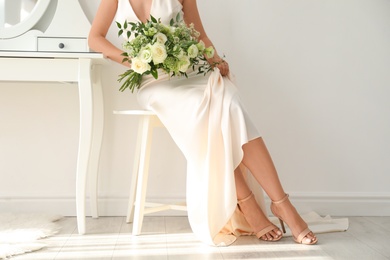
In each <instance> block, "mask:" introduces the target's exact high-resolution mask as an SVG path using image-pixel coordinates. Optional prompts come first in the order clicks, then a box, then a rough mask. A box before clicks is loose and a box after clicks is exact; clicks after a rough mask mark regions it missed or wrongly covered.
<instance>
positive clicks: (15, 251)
mask: <svg viewBox="0 0 390 260" xmlns="http://www.w3.org/2000/svg"><path fill="white" fill-rule="evenodd" d="M61 218H62V216H52V215H45V214H19V213H18V214H11V213H1V214H0V259H5V258H7V257H11V256H13V255H19V254H24V253H27V252H32V251H36V250H39V249H41V248H43V247H45V246H46V244H45V243H44V241H39V239H41V238H45V237H48V236H51V235H54V234H55V233H57V232H58V231H59V230H60V226H59V225H58V224H57V223H55V221H57V220H59V219H61Z"/></svg>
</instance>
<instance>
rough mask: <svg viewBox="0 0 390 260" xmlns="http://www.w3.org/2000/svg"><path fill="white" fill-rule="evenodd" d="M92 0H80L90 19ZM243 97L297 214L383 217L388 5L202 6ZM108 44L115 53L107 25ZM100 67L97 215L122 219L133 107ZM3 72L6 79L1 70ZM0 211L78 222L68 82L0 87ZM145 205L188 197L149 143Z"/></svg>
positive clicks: (179, 176) (172, 156) (170, 156)
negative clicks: (126, 112) (123, 112)
mask: <svg viewBox="0 0 390 260" xmlns="http://www.w3.org/2000/svg"><path fill="white" fill-rule="evenodd" d="M98 2H99V1H87V0H83V1H82V3H83V6H84V8H85V11H86V13H87V15H88V16H89V18H90V19H92V18H93V15H94V13H95V12H96V9H97V6H98ZM198 4H199V9H200V11H201V15H202V18H203V21H204V25H205V27H206V30H207V32H208V34H209V36H210V37H211V38H212V39H213V41H214V43H215V45H216V46H217V48H218V49H219V52H220V53H225V54H226V59H227V60H228V61H229V63H230V66H231V69H232V70H233V71H234V73H235V74H236V76H237V80H238V82H239V88H240V89H241V90H242V92H241V93H242V99H243V100H244V101H245V104H246V107H247V109H248V111H249V113H250V114H251V115H252V117H253V121H254V122H255V124H256V125H257V126H258V128H259V129H260V131H261V133H262V134H263V136H264V138H265V141H266V143H267V144H268V147H269V150H270V152H271V154H272V155H273V158H274V161H275V164H276V166H277V169H278V170H279V174H280V177H281V179H282V182H283V184H284V186H285V188H286V190H287V191H288V192H289V193H290V194H291V196H292V199H293V200H294V202H295V203H296V205H297V206H298V208H299V209H300V210H301V211H307V210H316V211H318V212H319V213H321V214H332V215H390V207H389V205H390V185H389V183H390V162H389V159H388V158H389V157H390V137H389V134H388V133H390V105H389V102H388V99H389V96H390V73H389V71H390V48H389V46H390V30H389V28H390V16H389V13H390V2H389V1H387V0H342V1H339V0H318V1H310V0H294V1H289V0H280V1H272V0H268V1H265V0H246V1H240V2H239V4H238V1H234V0H214V1H206V0H198ZM109 38H110V39H111V40H113V41H114V42H116V43H117V44H118V45H120V39H118V38H117V36H116V28H115V27H114V26H113V27H112V28H111V31H110V33H109ZM122 71H123V68H122V67H121V66H119V65H116V64H113V63H111V64H110V65H107V66H105V67H104V69H103V83H104V102H105V132H104V140H103V147H102V155H101V166H100V171H99V195H100V196H101V197H100V200H99V201H100V204H99V205H100V213H101V214H102V215H124V214H125V211H126V202H127V196H128V189H129V182H130V171H131V169H132V155H133V150H132V148H133V147H132V145H133V144H134V141H135V134H136V128H137V124H136V123H137V121H136V120H135V119H130V118H126V117H122V116H114V115H112V110H113V109H127V108H137V107H138V105H137V103H136V99H135V95H134V94H131V93H130V92H126V93H121V92H119V91H118V86H119V85H118V83H117V81H116V78H117V75H118V74H119V73H121V72H122ZM0 73H1V72H0ZM0 93H1V94H0V120H1V121H0V124H1V125H0V212H4V211H40V212H42V211H44V212H52V213H58V214H64V215H74V214H75V203H74V194H75V188H74V186H75V170H76V158H77V142H78V119H79V118H78V94H77V86H75V85H72V84H37V83H35V84H21V83H0ZM154 140H155V143H154V148H153V149H154V150H153V154H152V160H153V165H152V167H151V175H152V176H151V180H150V186H149V193H148V196H149V197H151V198H152V199H157V198H160V199H162V200H170V199H172V200H178V199H182V198H184V196H185V187H184V185H185V161H184V158H183V156H182V155H181V153H180V151H179V150H178V149H177V148H176V146H175V145H174V144H173V142H172V140H171V139H170V137H169V135H168V134H167V133H166V131H165V130H161V131H158V132H157V133H156V135H155V139H154Z"/></svg>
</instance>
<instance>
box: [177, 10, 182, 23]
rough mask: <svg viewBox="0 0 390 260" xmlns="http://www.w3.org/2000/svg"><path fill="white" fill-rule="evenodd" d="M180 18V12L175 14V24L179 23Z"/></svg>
mask: <svg viewBox="0 0 390 260" xmlns="http://www.w3.org/2000/svg"><path fill="white" fill-rule="evenodd" d="M180 17H181V15H180V12H179V13H177V15H176V22H180Z"/></svg>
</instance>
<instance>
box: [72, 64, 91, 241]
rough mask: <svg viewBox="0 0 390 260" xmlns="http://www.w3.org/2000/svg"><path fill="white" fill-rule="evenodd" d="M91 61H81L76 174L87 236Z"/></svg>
mask: <svg viewBox="0 0 390 260" xmlns="http://www.w3.org/2000/svg"><path fill="white" fill-rule="evenodd" d="M91 64H92V61H91V60H90V59H79V79H78V83H79V103H80V135H79V151H78V158H77V173H76V212H77V213H76V214H77V227H78V231H79V234H85V196H86V180H87V173H88V164H89V157H90V151H91V141H92V120H93V119H92V81H91V77H90V75H91V72H90V70H91Z"/></svg>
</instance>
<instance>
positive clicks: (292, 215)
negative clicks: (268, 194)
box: [271, 194, 317, 245]
mask: <svg viewBox="0 0 390 260" xmlns="http://www.w3.org/2000/svg"><path fill="white" fill-rule="evenodd" d="M271 211H272V213H273V214H274V215H275V216H276V217H277V218H279V220H280V223H281V225H282V228H283V231H284V232H285V230H284V224H283V221H284V222H285V223H286V224H287V225H288V226H289V228H290V230H291V232H292V235H293V238H294V240H295V242H297V243H300V244H305V245H313V244H316V243H317V237H316V236H315V234H314V233H313V232H312V231H311V230H310V229H309V228H308V226H307V224H306V222H305V221H304V220H303V219H302V218H301V216H300V215H299V214H298V212H297V210H296V209H295V207H294V206H293V205H292V204H291V202H290V200H289V199H288V194H286V196H285V197H284V198H282V199H281V200H279V201H272V203H271Z"/></svg>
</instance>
